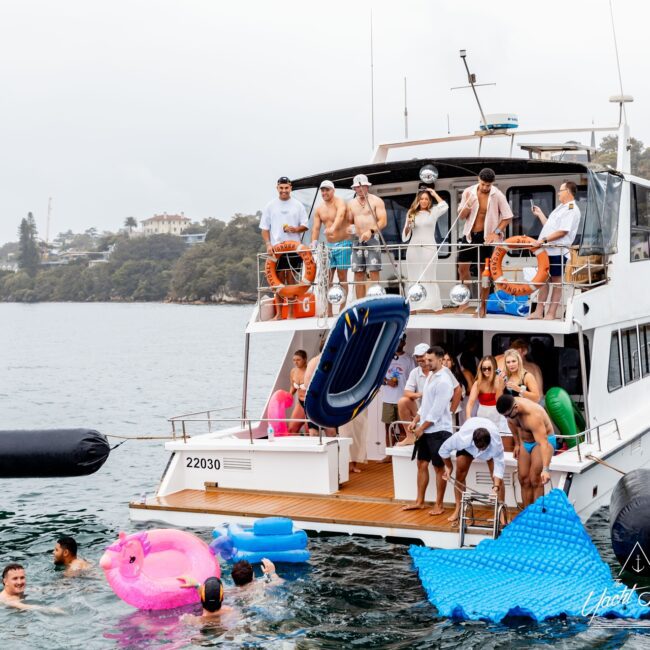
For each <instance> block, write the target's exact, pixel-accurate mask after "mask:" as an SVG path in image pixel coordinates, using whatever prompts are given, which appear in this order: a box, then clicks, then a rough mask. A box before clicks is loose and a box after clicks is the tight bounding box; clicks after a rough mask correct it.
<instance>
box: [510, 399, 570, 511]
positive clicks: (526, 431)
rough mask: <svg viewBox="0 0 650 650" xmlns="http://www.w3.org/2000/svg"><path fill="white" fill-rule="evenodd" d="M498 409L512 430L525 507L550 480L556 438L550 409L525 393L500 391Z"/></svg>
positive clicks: (542, 491) (541, 491)
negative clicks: (523, 395) (521, 394)
mask: <svg viewBox="0 0 650 650" xmlns="http://www.w3.org/2000/svg"><path fill="white" fill-rule="evenodd" d="M497 411H499V413H501V415H504V416H505V417H506V418H507V420H508V426H509V427H510V431H512V437H513V438H514V442H515V448H514V451H513V455H514V457H515V458H516V459H517V472H518V474H519V483H520V484H521V497H522V501H523V505H524V508H525V507H526V506H529V505H530V504H531V503H532V502H533V501H534V500H535V499H537V498H538V497H541V496H542V494H544V485H545V484H546V483H548V482H549V481H550V480H551V473H550V465H551V458H553V454H554V453H555V450H556V448H557V447H556V438H555V434H554V432H553V425H552V424H551V419H550V418H549V417H548V413H547V412H546V411H545V410H544V409H543V408H542V407H541V406H540V405H539V404H537V403H536V402H532V401H531V400H529V399H526V398H525V397H513V396H512V395H501V397H499V399H498V400H497Z"/></svg>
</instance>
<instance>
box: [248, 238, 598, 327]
mask: <svg viewBox="0 0 650 650" xmlns="http://www.w3.org/2000/svg"><path fill="white" fill-rule="evenodd" d="M508 246H509V248H510V249H511V252H515V254H516V252H517V251H515V249H516V248H517V247H520V248H521V249H522V251H525V250H526V249H528V248H529V247H528V245H527V244H520V245H516V244H513V245H511V244H509V245H508ZM319 247H324V244H323V243H320V244H319ZM413 247H417V248H421V249H425V250H426V251H427V252H428V253H429V254H430V256H431V258H437V259H435V264H436V271H437V272H436V276H437V279H436V281H435V284H436V285H438V288H439V290H440V296H441V299H442V303H443V307H449V306H455V305H453V303H452V302H451V300H450V298H448V296H449V293H450V290H451V289H452V287H454V286H455V285H458V284H461V281H460V280H459V279H458V274H457V267H458V261H457V259H456V258H457V255H456V253H457V252H458V250H459V248H461V247H463V248H464V249H468V248H469V249H470V250H472V251H473V253H474V254H475V256H476V260H475V261H474V262H472V264H474V265H476V267H477V268H478V275H477V276H472V278H471V280H469V281H465V282H462V284H465V285H466V286H467V287H468V288H469V290H470V293H471V298H470V299H469V301H468V303H467V305H468V308H474V309H477V308H478V307H479V305H480V302H481V301H480V288H481V273H482V270H483V268H484V266H485V259H479V255H480V246H479V245H467V244H459V243H454V244H448V243H444V244H441V245H440V248H442V249H443V250H444V251H445V254H447V251H450V252H451V255H448V256H447V257H443V258H439V257H437V255H438V250H437V249H436V246H435V244H432V245H417V244H390V245H388V246H386V247H383V246H377V247H376V248H377V249H379V250H380V251H381V270H380V273H379V281H378V282H374V281H370V280H364V281H362V282H357V281H355V280H354V277H353V273H351V272H350V273H348V282H347V283H348V285H349V287H350V289H351V291H352V292H354V293H356V289H355V287H356V286H357V285H361V284H363V285H365V287H366V290H367V291H368V289H370V288H371V287H373V285H379V286H380V287H382V289H383V290H384V292H386V293H391V294H397V295H401V296H404V297H405V298H406V297H407V296H408V289H409V286H410V285H411V284H413V283H415V282H416V281H418V280H419V279H420V278H417V277H409V272H408V270H409V269H408V262H407V260H406V255H407V252H408V250H409V249H412V248H413ZM561 248H563V250H564V251H565V252H570V251H571V250H574V251H575V248H574V247H561ZM313 254H314V256H315V258H316V259H317V260H321V261H322V260H327V254H326V253H324V251H323V249H322V248H319V249H318V251H316V250H315V251H314V252H313ZM390 256H392V260H391V257H390ZM270 259H275V258H272V257H271V256H269V255H268V254H267V253H260V254H258V256H257V260H258V305H260V307H261V306H262V305H263V304H264V303H265V301H264V300H263V299H266V301H269V302H272V301H273V299H274V298H273V296H274V293H275V288H274V287H271V286H269V285H268V282H267V279H266V274H265V273H264V269H265V265H266V263H267V261H268V260H270ZM578 262H579V263H578V264H577V265H574V264H571V265H570V269H569V270H568V271H567V267H568V266H569V265H568V264H567V263H566V261H565V258H564V256H562V274H561V280H560V282H559V283H549V290H552V289H553V288H554V287H561V288H562V291H561V294H560V296H561V297H560V304H559V305H558V313H560V314H561V313H562V310H563V308H565V307H566V305H567V303H568V302H569V301H570V300H571V298H572V295H573V291H572V290H569V289H574V288H577V289H579V290H587V289H590V288H593V287H596V286H599V285H602V284H605V283H607V272H606V270H607V268H606V267H607V265H606V264H603V263H599V262H597V261H596V260H595V259H593V258H592V257H587V258H580V259H579V260H578ZM326 264H327V263H326ZM321 266H322V264H321ZM534 266H536V259H535V257H526V256H519V257H517V256H515V255H511V254H509V255H506V257H505V258H504V264H503V273H504V276H505V278H506V279H507V282H508V283H509V284H510V285H513V286H517V285H526V286H529V285H530V284H532V282H531V280H530V279H526V278H525V277H524V269H527V268H529V267H534ZM418 267H419V268H421V265H420V264H418ZM328 271H329V269H322V268H320V267H319V273H318V274H317V279H316V280H314V281H313V282H312V283H311V291H312V292H313V293H314V294H316V306H317V309H316V311H317V313H316V315H317V316H324V315H325V314H324V313H320V312H321V311H323V312H324V305H326V304H327V298H326V294H327V291H328V290H329V288H330V287H331V286H332V285H333V283H337V282H338V280H337V279H336V274H334V275H333V281H332V282H330V281H329V279H328V275H329V273H328ZM294 276H296V277H294V280H295V281H296V282H300V281H301V278H300V277H297V276H298V273H294ZM323 278H325V282H323ZM421 284H424V286H425V288H426V287H427V284H428V283H427V281H426V280H424V281H423V282H421ZM537 286H538V287H541V286H542V285H537ZM495 289H496V287H495V284H494V282H493V281H492V280H491V279H490V293H493V292H494V291H495ZM375 291H376V290H375ZM549 294H550V291H549ZM549 298H550V295H549ZM285 301H286V302H297V300H296V299H285ZM547 304H548V303H547ZM413 309H417V303H413ZM261 312H262V310H261V309H260V314H261ZM450 312H451V313H456V311H455V310H450Z"/></svg>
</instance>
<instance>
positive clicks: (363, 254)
mask: <svg viewBox="0 0 650 650" xmlns="http://www.w3.org/2000/svg"><path fill="white" fill-rule="evenodd" d="M371 185H372V183H370V182H369V181H368V177H367V176H365V175H364V174H357V175H356V176H355V177H354V180H353V181H352V189H353V190H354V192H355V197H354V198H353V199H352V200H351V201H350V202H349V203H348V214H349V216H350V220H351V221H352V222H353V224H354V230H355V234H356V242H355V244H354V246H353V247H352V271H353V272H354V283H355V293H356V297H357V299H360V298H365V295H366V285H365V279H366V272H367V273H368V275H369V276H370V279H371V280H372V281H373V282H374V283H377V282H379V271H380V270H381V248H380V243H379V236H378V233H379V231H381V230H383V229H384V228H385V227H386V223H387V216H386V206H385V205H384V202H383V201H382V199H380V198H379V197H378V196H375V195H374V194H370V192H369V191H368V188H369V187H370V186H371Z"/></svg>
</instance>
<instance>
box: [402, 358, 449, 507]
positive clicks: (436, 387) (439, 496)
mask: <svg viewBox="0 0 650 650" xmlns="http://www.w3.org/2000/svg"><path fill="white" fill-rule="evenodd" d="M444 356H445V351H444V350H443V349H442V348H441V347H439V346H434V347H432V348H429V350H428V351H427V354H426V359H427V362H428V364H429V370H430V372H429V376H428V377H427V381H426V383H425V385H424V390H423V393H422V404H421V405H420V408H419V410H418V413H417V415H416V416H415V417H414V418H413V422H411V424H409V426H408V430H409V431H411V432H412V433H413V435H414V436H415V447H414V449H413V457H414V458H415V456H416V454H417V459H418V460H417V499H416V501H415V504H413V505H408V506H404V507H403V508H402V510H419V509H421V508H424V496H425V494H426V491H427V486H428V485H429V462H431V464H432V465H433V467H434V470H435V474H436V502H435V505H434V507H433V509H432V510H431V511H430V512H429V514H431V515H441V514H442V513H443V512H444V508H443V506H442V503H443V499H444V496H445V488H446V483H445V481H444V479H443V477H442V476H443V469H444V467H445V465H444V463H443V461H442V458H440V455H439V453H438V450H439V449H440V447H441V445H442V444H443V443H444V441H445V440H447V438H449V437H450V436H451V409H450V408H449V402H450V401H451V398H452V396H453V394H454V388H453V386H452V384H451V380H450V379H449V375H448V373H446V372H445V367H444V366H443V365H442V360H443V358H444Z"/></svg>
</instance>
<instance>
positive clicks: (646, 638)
mask: <svg viewBox="0 0 650 650" xmlns="http://www.w3.org/2000/svg"><path fill="white" fill-rule="evenodd" d="M249 314H250V307H239V306H214V307H211V306H179V305H159V304H39V305H19V304H0V421H1V425H0V427H1V428H2V429H17V428H19V429H28V428H53V427H79V426H83V427H92V428H96V429H98V430H100V431H101V432H103V433H106V434H113V435H124V436H149V435H166V434H168V432H169V425H168V423H167V422H166V418H167V417H169V416H171V415H177V414H181V413H187V412H192V411H198V410H203V409H206V408H210V407H211V408H225V407H229V406H234V407H235V408H237V407H238V406H239V404H240V400H241V385H242V362H243V346H244V334H243V331H244V326H245V324H246V321H247V319H248V317H249ZM288 342H289V341H288V337H287V336H286V335H262V336H258V337H255V338H254V340H253V344H252V349H251V368H252V373H251V381H250V385H251V397H250V399H249V410H250V412H251V413H257V412H259V409H260V408H261V406H262V404H263V401H264V397H265V395H266V392H267V391H268V389H269V386H270V384H271V382H272V380H273V377H274V374H275V369H276V368H277V365H278V363H279V361H280V359H281V357H282V356H283V354H284V351H285V348H286V346H287V345H288ZM236 413H237V411H236V410H235V414H236ZM117 442H119V440H117V439H111V443H117ZM162 444H163V443H162V442H150V441H129V442H127V443H125V444H123V445H121V446H120V447H119V448H117V449H116V450H115V451H114V452H113V453H112V454H111V456H110V457H109V459H108V461H107V462H106V464H105V465H104V467H102V469H101V470H100V471H99V472H97V473H96V474H94V475H93V476H90V477H83V478H75V479H55V480H51V479H47V480H46V479H24V480H2V481H0V564H1V565H4V564H6V563H8V562H10V561H18V562H21V563H23V564H24V565H25V566H26V569H27V579H28V589H27V594H28V598H29V600H30V601H31V602H37V603H42V604H49V605H55V606H57V607H59V608H61V609H62V610H63V611H64V612H65V613H64V614H63V615H55V614H46V613H42V612H18V611H13V610H9V609H7V608H0V648H2V649H3V650H4V649H7V650H13V649H16V650H20V649H23V648H39V649H40V648H47V649H48V650H57V649H59V648H90V649H94V648H186V647H193V646H200V647H213V646H220V647H226V648H241V647H246V648H282V649H284V648H431V647H440V648H463V649H464V648H481V649H482V650H485V649H488V648H524V647H535V646H545V647H555V648H567V649H572V648H599V649H605V648H635V649H636V648H650V632H648V631H644V630H642V629H641V628H625V627H617V628H615V629H598V628H595V627H590V626H589V625H588V624H587V623H586V622H585V621H578V620H555V621H551V622H547V623H543V624H535V623H531V622H530V621H526V620H513V621H510V622H509V623H508V624H500V625H494V624H488V623H482V622H466V623H458V622H451V621H448V620H446V619H442V618H439V617H438V616H437V613H436V610H435V608H433V607H432V606H431V605H430V604H429V603H428V601H427V599H426V597H425V593H424V591H423V590H422V588H421V586H420V583H419V580H418V578H417V576H416V574H415V573H414V571H413V568H412V565H411V562H410V559H409V556H408V553H407V548H408V547H407V546H406V545H400V544H390V543H387V542H385V541H383V540H378V539H368V538H363V537H348V536H334V535H332V536H319V537H313V538H311V540H310V549H311V551H312V561H311V563H310V564H309V566H306V567H300V568H292V569H290V570H285V571H283V572H282V574H283V577H284V578H286V581H285V582H284V583H282V584H281V585H278V586H276V587H273V588H272V589H269V590H267V591H266V593H265V596H264V597H263V598H261V599H258V600H256V601H255V602H248V603H246V602H240V601H238V600H237V598H236V597H234V596H233V593H234V591H233V592H230V593H229V594H228V595H227V597H226V601H227V602H229V603H230V604H231V605H233V606H234V607H235V608H236V610H237V615H236V623H235V624H234V625H233V626H232V627H230V628H228V629H226V628H224V627H210V628H200V627H196V626H192V625H188V624H186V623H183V622H181V621H180V616H181V614H182V613H183V612H179V611H171V612H164V613H149V612H139V611H135V610H134V609H133V608H131V607H130V606H128V605H126V604H125V603H123V602H122V601H120V600H119V599H118V598H117V597H116V596H115V595H114V594H113V592H112V591H111V589H110V588H109V587H108V585H107V583H106V582H105V580H104V577H103V574H102V572H101V570H99V569H98V568H97V567H96V568H95V570H94V571H92V572H90V574H89V575H87V576H85V577H82V578H66V577H64V575H63V574H62V573H61V572H60V571H56V570H55V569H54V566H53V564H52V561H51V550H52V548H53V546H54V543H55V540H56V538H57V537H58V536H60V535H63V534H69V535H73V536H74V537H75V538H76V539H77V540H78V542H79V544H80V555H81V556H82V557H84V558H87V559H89V560H90V561H92V562H94V563H95V565H96V563H97V561H98V559H99V557H100V556H101V554H102V552H103V550H104V548H105V546H106V545H107V544H109V543H110V542H111V541H112V540H114V539H115V538H116V536H117V534H118V532H119V531H121V530H125V531H128V532H132V531H135V530H138V529H141V528H144V527H143V526H139V525H135V524H133V523H131V522H130V521H129V519H128V511H127V503H128V501H129V500H131V499H133V498H136V499H138V498H141V496H142V495H143V494H146V493H149V494H151V492H152V491H153V489H154V487H155V485H156V484H157V481H158V480H159V478H160V475H161V473H162V470H163V468H164V466H165V462H166V459H167V455H166V454H165V452H164V450H163V447H162ZM588 529H589V532H590V534H591V536H592V539H593V540H594V542H595V543H596V545H597V547H598V549H599V551H600V553H601V556H602V557H603V558H604V559H605V560H606V561H607V562H608V563H609V564H610V565H611V567H612V570H613V571H614V572H615V573H617V572H618V565H617V563H616V561H615V559H614V557H613V555H612V552H611V549H610V545H609V535H608V525H607V512H606V511H605V510H602V511H600V512H598V513H597V514H596V515H594V517H592V519H591V520H590V521H589V524H588ZM195 532H197V534H199V535H200V536H201V537H203V539H205V540H206V541H208V540H209V531H206V530H198V531H195ZM459 579H462V578H459ZM534 588H535V585H534V583H531V589H534ZM190 611H191V610H190ZM644 632H645V633H644Z"/></svg>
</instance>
